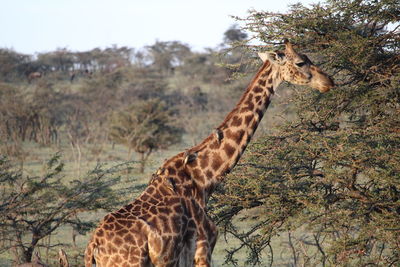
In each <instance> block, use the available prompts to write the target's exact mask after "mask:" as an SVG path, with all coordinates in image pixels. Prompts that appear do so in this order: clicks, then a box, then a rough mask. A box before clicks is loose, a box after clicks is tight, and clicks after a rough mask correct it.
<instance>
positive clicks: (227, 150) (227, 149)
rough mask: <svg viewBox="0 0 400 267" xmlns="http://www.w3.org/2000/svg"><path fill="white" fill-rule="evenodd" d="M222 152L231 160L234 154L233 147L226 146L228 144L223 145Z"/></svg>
mask: <svg viewBox="0 0 400 267" xmlns="http://www.w3.org/2000/svg"><path fill="white" fill-rule="evenodd" d="M224 151H225V153H226V155H227V156H228V157H229V158H231V157H232V156H233V154H235V151H236V150H235V148H234V147H233V146H231V145H230V144H228V143H225V145H224Z"/></svg>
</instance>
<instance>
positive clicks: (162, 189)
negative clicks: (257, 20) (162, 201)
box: [159, 186, 171, 196]
mask: <svg viewBox="0 0 400 267" xmlns="http://www.w3.org/2000/svg"><path fill="white" fill-rule="evenodd" d="M159 190H160V193H161V195H163V196H168V195H171V193H170V192H171V191H170V190H167V189H166V188H165V187H164V186H160V188H159Z"/></svg>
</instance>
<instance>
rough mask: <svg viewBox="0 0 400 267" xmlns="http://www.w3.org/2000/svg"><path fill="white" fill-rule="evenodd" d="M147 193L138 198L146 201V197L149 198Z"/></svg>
mask: <svg viewBox="0 0 400 267" xmlns="http://www.w3.org/2000/svg"><path fill="white" fill-rule="evenodd" d="M149 197H150V196H149V195H148V194H143V195H142V196H141V197H140V198H141V199H142V200H143V201H147V200H148V199H149Z"/></svg>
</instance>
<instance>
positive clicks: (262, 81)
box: [258, 79, 266, 86]
mask: <svg viewBox="0 0 400 267" xmlns="http://www.w3.org/2000/svg"><path fill="white" fill-rule="evenodd" d="M265 83H266V81H265V80H262V79H260V80H258V84H259V85H261V86H265Z"/></svg>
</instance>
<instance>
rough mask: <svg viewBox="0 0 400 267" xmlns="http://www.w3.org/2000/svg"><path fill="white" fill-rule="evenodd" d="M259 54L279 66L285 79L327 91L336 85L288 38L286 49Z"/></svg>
mask: <svg viewBox="0 0 400 267" xmlns="http://www.w3.org/2000/svg"><path fill="white" fill-rule="evenodd" d="M259 56H260V58H261V59H262V60H263V61H264V62H265V61H267V60H268V61H269V62H270V63H271V64H272V65H275V66H277V67H278V69H279V73H280V77H281V79H282V80H284V81H287V82H289V83H293V84H299V85H308V86H310V87H312V88H315V89H318V90H319V91H320V92H327V91H329V89H331V88H332V87H333V86H334V83H333V80H332V78H330V77H329V76H328V75H327V74H326V73H324V72H323V71H322V70H321V69H320V68H319V67H318V66H316V65H314V64H313V63H312V62H311V60H310V59H309V58H308V57H307V56H306V55H303V54H300V53H297V52H296V51H295V50H294V48H293V46H292V44H291V43H290V42H289V41H287V40H285V51H276V52H269V53H259Z"/></svg>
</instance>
